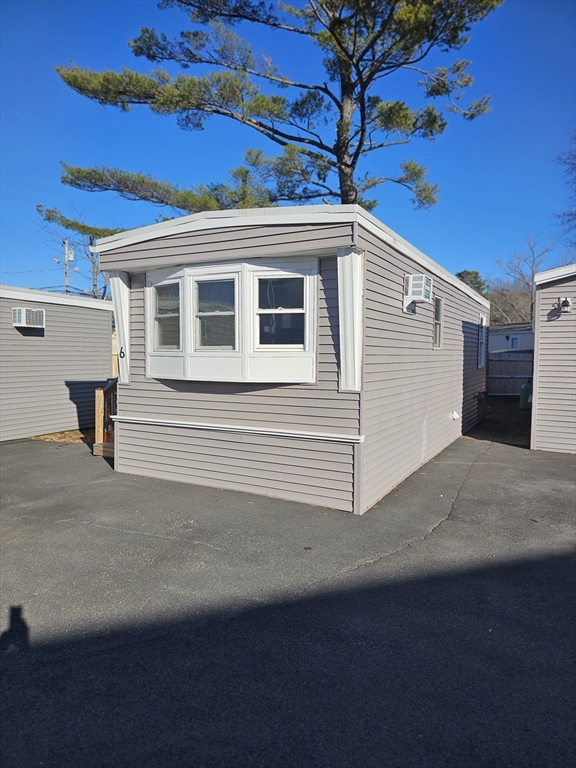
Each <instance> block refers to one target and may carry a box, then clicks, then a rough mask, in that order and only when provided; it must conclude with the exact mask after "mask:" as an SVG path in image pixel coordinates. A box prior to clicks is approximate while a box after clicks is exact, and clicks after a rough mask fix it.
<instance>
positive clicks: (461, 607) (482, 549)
mask: <svg viewBox="0 0 576 768" xmlns="http://www.w3.org/2000/svg"><path fill="white" fill-rule="evenodd" d="M1 458H2V462H1V468H2V507H3V516H2V550H1V559H0V568H1V577H2V602H1V613H0V617H1V619H2V626H1V628H2V629H3V630H4V635H3V636H2V639H1V640H0V645H1V646H2V651H3V653H2V663H3V667H4V673H3V696H2V702H3V703H2V725H3V727H2V735H1V737H2V752H1V758H2V765H3V766H4V768H8V766H18V768H20V767H21V766H39V765H43V766H58V767H60V766H78V765H82V766H148V765H149V766H164V765H166V766H173V765H174V766H175V765H178V766H180V765H194V766H222V767H223V768H228V767H229V766H230V767H232V766H241V767H242V768H244V767H246V766H282V767H283V768H284V767H286V768H292V767H293V768H296V767H297V766H326V767H327V768H328V767H330V768H338V767H339V766H342V767H343V768H344V767H346V768H356V766H358V767H360V766H363V767H364V766H385V767H387V766H430V767H435V766H468V765H470V766H498V768H502V767H503V766H522V768H525V767H526V766H535V767H536V766H538V768H541V766H543V765H546V766H547V768H550V767H552V766H568V765H572V764H573V762H574V758H575V757H576V755H575V751H574V740H573V736H574V734H573V722H574V720H573V715H574V698H575V697H574V679H575V678H574V652H573V651H574V627H575V616H574V601H573V595H574V585H575V569H574V558H573V552H572V550H573V544H574V511H575V509H574V508H575V502H576V486H575V479H576V460H575V457H573V456H568V455H562V454H551V453H543V452H531V451H528V450H526V449H525V448H523V447H519V446H511V445H507V444H504V443H497V442H492V441H491V440H489V439H484V440H478V439H470V438H462V439H460V440H458V441H457V442H456V443H454V444H453V445H452V446H450V447H449V448H448V449H447V450H446V451H444V452H443V453H442V454H440V455H439V456H438V457H437V458H436V459H435V460H434V461H432V462H430V463H429V464H428V465H426V466H425V467H423V468H422V469H421V470H420V471H419V472H418V473H416V474H415V475H413V476H412V477H411V478H410V479H409V480H407V481H406V482H405V483H403V484H402V485H401V486H400V487H399V488H398V490H397V491H395V492H393V493H392V494H390V495H389V496H388V497H387V498H386V499H385V500H384V501H383V502H381V503H380V504H379V505H377V506H376V507H374V508H373V509H372V510H371V511H369V512H368V513H367V514H366V515H364V516H363V517H354V516H352V515H348V514H346V513H342V512H337V511H333V510H326V509H321V508H317V507H308V506H305V505H301V504H295V503H292V502H283V501H278V500H270V499H267V498H265V497H259V496H251V495H247V494H239V493H234V492H228V491H220V490H215V489H206V488H200V487H197V486H185V485H179V484H177V483H170V482H166V481H160V480H152V479H147V478H138V477H132V476H128V475H119V474H116V473H114V472H112V470H111V469H110V467H109V466H108V464H107V463H106V462H105V460H103V459H98V458H94V457H92V456H91V455H90V452H89V450H88V449H87V447H86V446H84V445H69V444H59V443H42V442H23V443H14V444H11V445H4V446H3V447H2V450H1ZM11 607H12V614H11V616H12V618H11V620H10V608H11Z"/></svg>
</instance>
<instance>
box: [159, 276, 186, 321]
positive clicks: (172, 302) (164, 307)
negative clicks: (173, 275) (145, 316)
mask: <svg viewBox="0 0 576 768" xmlns="http://www.w3.org/2000/svg"><path fill="white" fill-rule="evenodd" d="M179 311H180V286H179V285H178V283H171V284H170V285H157V286H156V314H157V315H173V314H178V312H179Z"/></svg>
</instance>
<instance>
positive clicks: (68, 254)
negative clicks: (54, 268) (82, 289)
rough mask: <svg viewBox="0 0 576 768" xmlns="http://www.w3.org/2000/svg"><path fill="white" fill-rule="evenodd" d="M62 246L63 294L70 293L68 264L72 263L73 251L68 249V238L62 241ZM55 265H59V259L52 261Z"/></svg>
mask: <svg viewBox="0 0 576 768" xmlns="http://www.w3.org/2000/svg"><path fill="white" fill-rule="evenodd" d="M62 245H63V246H64V293H70V262H71V261H74V251H73V250H72V249H71V248H69V247H68V238H67V237H65V238H64V240H62ZM54 261H55V262H56V264H60V259H54Z"/></svg>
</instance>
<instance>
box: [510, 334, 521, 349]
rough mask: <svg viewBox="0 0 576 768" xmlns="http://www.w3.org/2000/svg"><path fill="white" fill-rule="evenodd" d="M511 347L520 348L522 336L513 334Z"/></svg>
mask: <svg viewBox="0 0 576 768" xmlns="http://www.w3.org/2000/svg"><path fill="white" fill-rule="evenodd" d="M510 349H520V337H519V336H511V337H510Z"/></svg>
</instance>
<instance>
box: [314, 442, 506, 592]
mask: <svg viewBox="0 0 576 768" xmlns="http://www.w3.org/2000/svg"><path fill="white" fill-rule="evenodd" d="M492 445H493V443H492V441H490V442H489V443H488V445H487V446H486V448H484V450H483V451H481V452H480V453H479V454H478V456H476V458H475V459H474V461H472V463H471V464H470V466H469V467H468V469H467V471H466V473H465V475H464V477H463V478H462V482H461V483H460V485H459V486H458V488H457V489H456V494H455V496H454V498H453V499H452V503H451V505H450V509H449V510H448V514H447V515H445V517H442V518H441V519H440V520H439V521H438V522H437V523H436V524H435V525H433V526H432V527H431V528H429V529H428V531H427V532H426V533H425V534H424V536H419V537H416V538H413V539H411V540H410V541H407V542H406V543H405V544H403V545H402V546H401V547H398V548H397V549H392V550H390V551H388V552H382V553H380V554H378V555H374V557H371V558H368V559H366V560H360V561H358V562H356V563H354V564H353V565H350V566H348V567H347V568H344V569H343V570H341V571H339V572H338V573H335V574H333V575H332V576H330V577H328V578H322V579H319V580H317V581H314V582H311V583H310V584H309V586H308V587H306V588H305V590H306V589H310V588H311V587H313V586H315V585H317V584H319V583H321V582H323V581H328V580H329V579H333V578H338V577H340V576H343V575H345V574H347V573H352V572H354V571H359V570H361V569H362V568H367V567H368V566H370V565H374V564H375V563H378V562H379V561H380V560H383V559H384V558H385V557H390V556H391V555H396V554H398V553H399V552H404V551H405V550H407V549H409V548H410V547H413V546H416V545H418V544H422V543H423V542H424V541H426V539H428V538H429V537H430V536H431V535H432V534H433V533H434V531H437V530H438V528H440V526H441V525H443V523H445V522H446V521H447V520H449V519H450V517H451V516H452V513H453V512H454V508H455V507H456V504H457V502H458V499H459V497H460V492H461V490H462V488H463V487H464V483H465V482H466V480H467V479H468V477H469V476H470V472H471V471H472V468H473V467H474V465H475V464H476V462H477V461H478V460H479V459H480V458H481V457H482V456H485V455H486V454H487V453H488V451H489V450H490V448H491V447H492ZM305 590H304V591H305Z"/></svg>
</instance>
